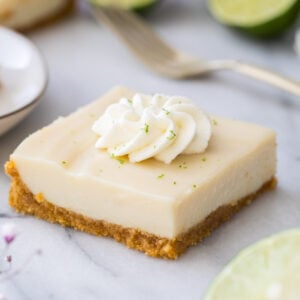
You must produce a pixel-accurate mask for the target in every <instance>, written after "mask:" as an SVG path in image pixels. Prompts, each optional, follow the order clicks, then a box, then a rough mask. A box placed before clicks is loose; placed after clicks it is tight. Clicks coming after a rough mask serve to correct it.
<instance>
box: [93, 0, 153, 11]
mask: <svg viewBox="0 0 300 300" xmlns="http://www.w3.org/2000/svg"><path fill="white" fill-rule="evenodd" d="M90 2H91V3H93V4H96V5H100V6H114V7H118V8H123V9H128V10H135V11H145V10H147V9H148V8H150V7H152V6H153V5H154V4H155V3H156V2H158V0H90Z"/></svg>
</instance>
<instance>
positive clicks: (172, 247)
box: [5, 161, 277, 259]
mask: <svg viewBox="0 0 300 300" xmlns="http://www.w3.org/2000/svg"><path fill="white" fill-rule="evenodd" d="M5 170H6V173H7V174H8V175H9V176H10V177H11V179H12V182H11V188H10V194H9V204H10V205H11V207H13V208H14V209H15V210H16V211H17V212H19V213H22V214H30V215H34V216H36V217H38V218H40V219H43V220H46V221H49V222H51V223H58V224H60V225H62V226H68V227H72V228H74V229H77V230H81V231H84V232H87V233H90V234H93V235H97V236H105V237H112V238H114V239H115V240H116V241H118V242H120V243H123V244H125V245H126V246H127V247H128V248H133V249H136V250H139V251H142V252H145V253H146V254H147V255H150V256H153V257H160V258H168V259H176V258H178V257H179V255H180V254H182V253H183V252H185V251H186V249H187V248H188V247H190V246H193V245H196V244H197V243H199V242H200V241H202V240H203V239H204V238H205V237H207V236H209V235H210V234H211V232H212V231H213V230H214V229H215V228H217V227H218V226H219V225H221V224H222V223H223V222H225V221H227V220H229V219H230V218H231V217H232V216H233V215H234V214H235V213H236V212H238V211H239V210H240V209H241V208H243V207H244V206H246V205H248V204H250V203H251V202H252V201H253V200H254V199H255V198H256V197H257V196H258V195H260V194H261V193H263V192H265V191H267V190H270V189H274V188H275V187H276V184H277V181H276V178H272V179H271V180H270V181H268V182H266V183H265V184H263V185H262V187H261V188H260V189H259V190H258V191H257V192H255V193H253V194H251V195H248V196H247V197H245V198H242V199H240V200H239V201H235V202H233V203H231V204H229V205H225V206H221V207H219V208H218V209H216V210H215V211H214V212H212V213H211V214H210V215H209V216H207V217H206V219H205V220H204V221H202V222H200V223H199V224H197V225H196V226H194V227H193V228H191V229H190V230H189V231H188V232H186V233H184V234H182V235H180V236H178V237H176V238H175V239H168V238H163V237H159V236H156V235H154V234H150V233H147V232H144V231H141V230H138V229H134V228H124V227H122V226H120V225H116V224H111V223H108V222H105V221H99V220H93V219H90V218H88V217H85V216H83V215H80V214H77V213H74V212H71V211H68V210H67V209H64V208H61V207H58V206H55V205H53V204H51V203H49V202H48V201H47V200H46V199H45V198H44V197H43V195H42V194H38V195H33V194H32V193H31V192H30V191H29V189H28V188H27V187H26V185H25V184H24V183H23V182H22V179H21V178H20V176H19V173H18V170H17V169H16V167H15V165H14V162H13V161H9V162H7V163H6V165H5Z"/></svg>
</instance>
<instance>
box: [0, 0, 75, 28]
mask: <svg viewBox="0 0 300 300" xmlns="http://www.w3.org/2000/svg"><path fill="white" fill-rule="evenodd" d="M73 2H74V1H73V0H0V24H1V25H4V26H7V27H11V28H14V29H18V30H26V29H29V28H32V27H35V26H37V25H40V24H42V23H45V22H48V21H50V20H52V19H54V18H56V17H59V16H61V15H63V14H64V13H65V12H67V11H69V10H70V9H71V7H72V6H73Z"/></svg>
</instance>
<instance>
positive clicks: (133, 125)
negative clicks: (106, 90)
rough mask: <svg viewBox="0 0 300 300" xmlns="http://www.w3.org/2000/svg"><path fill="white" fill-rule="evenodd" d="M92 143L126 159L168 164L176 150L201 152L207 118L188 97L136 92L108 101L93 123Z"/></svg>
mask: <svg viewBox="0 0 300 300" xmlns="http://www.w3.org/2000/svg"><path fill="white" fill-rule="evenodd" d="M92 130H93V131H94V132H95V133H96V134H97V135H99V139H98V140H97V142H96V144H95V147H96V148H98V149H107V151H108V152H109V154H110V155H112V156H114V157H119V156H125V155H128V158H129V161H130V162H132V163H134V162H141V161H143V160H146V159H148V158H151V157H153V158H155V159H157V160H160V161H163V162H164V163H166V164H169V163H170V162H171V161H172V160H174V159H175V158H176V157H177V156H178V155H179V154H195V153H202V152H204V151H205V149H206V148H207V146H208V142H209V140H210V137H211V131H212V129H211V121H210V118H209V117H208V116H207V115H206V114H205V113H204V112H203V111H202V110H201V109H200V108H198V107H197V106H196V105H194V104H193V103H192V101H190V100H189V99H187V98H184V97H180V96H166V95H160V94H155V95H153V96H152V95H144V94H135V95H134V97H133V98H132V99H127V98H121V99H120V101H119V102H117V103H114V104H111V105H110V106H109V107H108V108H107V109H106V111H105V112H104V114H103V115H102V116H100V118H99V119H98V120H97V121H96V122H95V123H94V124H93V127H92Z"/></svg>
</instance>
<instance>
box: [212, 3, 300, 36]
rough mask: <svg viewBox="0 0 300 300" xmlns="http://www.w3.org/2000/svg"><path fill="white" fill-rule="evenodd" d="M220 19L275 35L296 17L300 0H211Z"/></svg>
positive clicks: (214, 13)
mask: <svg viewBox="0 0 300 300" xmlns="http://www.w3.org/2000/svg"><path fill="white" fill-rule="evenodd" d="M209 5H210V10H211V12H212V14H213V15H214V16H215V18H216V19H217V20H219V21H220V22H221V23H224V24H226V25H229V26H233V27H236V28H238V29H242V30H244V31H247V32H249V33H251V34H254V35H256V36H274V35H277V34H279V33H282V32H283V31H284V30H286V29H287V28H288V27H289V26H290V25H291V24H292V23H293V22H294V20H295V19H296V17H297V15H298V12H299V7H300V1H299V0H210V2H209Z"/></svg>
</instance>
